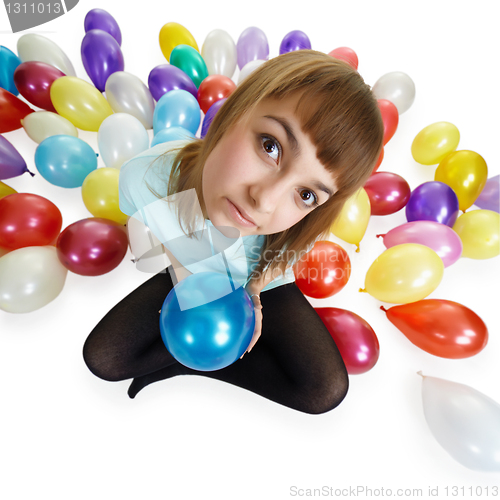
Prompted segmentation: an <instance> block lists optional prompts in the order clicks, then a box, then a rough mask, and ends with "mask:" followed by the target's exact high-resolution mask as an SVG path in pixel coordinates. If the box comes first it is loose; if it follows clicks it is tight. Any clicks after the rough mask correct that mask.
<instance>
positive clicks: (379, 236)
mask: <svg viewBox="0 0 500 500" xmlns="http://www.w3.org/2000/svg"><path fill="white" fill-rule="evenodd" d="M384 236H385V234H377V238H381V237H384Z"/></svg>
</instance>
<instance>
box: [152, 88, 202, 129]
mask: <svg viewBox="0 0 500 500" xmlns="http://www.w3.org/2000/svg"><path fill="white" fill-rule="evenodd" d="M200 122H201V111H200V105H199V104H198V101H197V100H196V99H195V97H194V96H193V94H191V93H190V92H187V91H186V90H181V89H175V90H169V91H168V92H166V93H165V94H163V95H162V96H161V97H160V100H159V101H158V102H157V103H156V106H155V110H154V113H153V133H154V135H155V136H156V134H157V133H158V132H159V131H160V130H162V129H164V128H169V127H183V128H185V129H187V130H189V132H191V133H192V134H196V131H197V130H198V127H199V126H200Z"/></svg>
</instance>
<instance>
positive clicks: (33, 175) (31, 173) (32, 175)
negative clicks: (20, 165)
mask: <svg viewBox="0 0 500 500" xmlns="http://www.w3.org/2000/svg"><path fill="white" fill-rule="evenodd" d="M26 172H28V174H30V175H31V177H35V174H34V173H33V172H31V171H29V170H28V169H26Z"/></svg>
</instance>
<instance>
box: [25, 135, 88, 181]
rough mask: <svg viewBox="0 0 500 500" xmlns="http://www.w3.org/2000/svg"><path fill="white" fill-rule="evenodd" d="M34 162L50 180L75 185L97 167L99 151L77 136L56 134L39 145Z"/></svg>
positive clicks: (41, 173) (42, 174)
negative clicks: (95, 150) (97, 153)
mask: <svg viewBox="0 0 500 500" xmlns="http://www.w3.org/2000/svg"><path fill="white" fill-rule="evenodd" d="M35 165H36V168H37V169H38V171H39V172H40V175H41V176H42V177H43V178H44V179H45V180H47V181H49V182H50V183H51V184H54V185H56V186H60V187H65V188H74V187H80V186H81V185H82V184H83V181H84V180H85V177H87V175H89V174H90V172H92V171H93V170H95V169H96V168H97V155H96V153H95V152H94V150H93V149H92V148H91V147H90V146H89V145H88V144H87V143H86V142H85V141H82V140H81V139H79V138H78V137H74V136H72V135H53V136H51V137H47V139H44V140H43V141H42V142H41V143H40V144H39V145H38V147H37V148H36V151H35Z"/></svg>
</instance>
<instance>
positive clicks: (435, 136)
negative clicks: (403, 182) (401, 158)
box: [411, 122, 460, 165]
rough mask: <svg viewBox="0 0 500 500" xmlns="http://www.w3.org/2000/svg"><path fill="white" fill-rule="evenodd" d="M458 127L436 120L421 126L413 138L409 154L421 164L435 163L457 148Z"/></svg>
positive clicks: (458, 139) (458, 138)
mask: <svg viewBox="0 0 500 500" xmlns="http://www.w3.org/2000/svg"><path fill="white" fill-rule="evenodd" d="M459 141H460V132H459V131H458V128H457V127H455V125H453V123H449V122H437V123H432V124H431V125H428V126H427V127H425V128H423V129H422V130H421V131H420V132H419V133H418V134H417V135H416V136H415V139H413V143H412V145H411V154H412V156H413V159H414V160H415V161H416V162H418V163H420V164H422V165H436V164H438V163H439V162H440V161H441V160H442V159H443V158H444V157H445V156H446V155H448V154H450V153H451V152H452V151H455V149H457V146H458V143H459Z"/></svg>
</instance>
